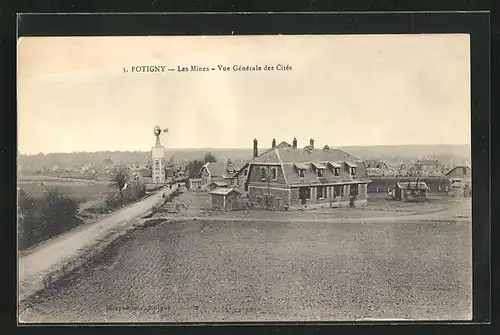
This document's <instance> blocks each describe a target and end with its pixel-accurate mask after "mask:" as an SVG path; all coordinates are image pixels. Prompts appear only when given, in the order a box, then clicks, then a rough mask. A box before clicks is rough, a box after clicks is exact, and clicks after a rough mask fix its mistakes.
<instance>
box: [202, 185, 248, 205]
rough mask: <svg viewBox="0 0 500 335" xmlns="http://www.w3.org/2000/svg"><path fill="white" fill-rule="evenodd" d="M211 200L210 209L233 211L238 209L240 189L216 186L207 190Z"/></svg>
mask: <svg viewBox="0 0 500 335" xmlns="http://www.w3.org/2000/svg"><path fill="white" fill-rule="evenodd" d="M209 194H210V196H211V198H212V199H211V201H212V209H214V210H222V211H234V210H238V209H239V202H238V198H239V196H240V195H241V192H240V191H237V190H235V189H234V188H222V187H221V188H216V189H214V190H212V191H210V192H209Z"/></svg>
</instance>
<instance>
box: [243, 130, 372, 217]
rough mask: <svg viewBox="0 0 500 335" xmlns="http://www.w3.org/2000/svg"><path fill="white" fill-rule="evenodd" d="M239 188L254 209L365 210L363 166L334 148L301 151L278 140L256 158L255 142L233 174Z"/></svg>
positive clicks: (364, 171)
mask: <svg viewBox="0 0 500 335" xmlns="http://www.w3.org/2000/svg"><path fill="white" fill-rule="evenodd" d="M237 180H238V184H239V185H238V186H239V187H241V188H243V190H244V192H245V193H246V196H247V197H248V198H249V200H250V203H251V204H252V206H254V207H266V208H273V209H287V208H304V207H307V208H317V207H332V208H333V207H341V206H364V205H366V203H367V184H368V183H370V182H371V181H370V180H369V179H368V177H367V173H366V168H365V165H364V162H363V161H361V160H359V159H358V158H356V157H354V156H352V155H350V154H348V153H346V152H344V151H342V150H339V149H330V148H329V147H328V146H325V147H323V148H322V149H315V148H314V140H313V139H311V140H310V143H309V145H308V146H307V147H306V148H304V149H299V148H298V147H297V139H295V138H294V139H293V142H292V145H290V144H288V143H286V142H281V143H280V144H279V145H276V141H275V140H273V142H272V148H271V149H269V150H267V151H266V152H264V153H262V154H260V155H259V154H258V143H257V140H256V139H254V146H253V159H252V160H251V161H250V162H248V163H247V164H245V165H244V166H243V167H242V168H241V169H240V170H239V172H238V178H237Z"/></svg>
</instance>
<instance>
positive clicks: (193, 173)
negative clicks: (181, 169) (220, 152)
mask: <svg viewBox="0 0 500 335" xmlns="http://www.w3.org/2000/svg"><path fill="white" fill-rule="evenodd" d="M202 166H203V162H202V161H200V160H194V161H191V162H189V163H188V164H187V165H186V170H187V174H188V178H197V177H198V174H199V173H200V170H201V168H202Z"/></svg>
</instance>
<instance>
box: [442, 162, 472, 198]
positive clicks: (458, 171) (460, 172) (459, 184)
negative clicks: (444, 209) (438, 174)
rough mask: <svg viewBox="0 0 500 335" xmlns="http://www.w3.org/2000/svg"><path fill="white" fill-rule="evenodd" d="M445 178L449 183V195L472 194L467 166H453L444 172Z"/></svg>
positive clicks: (466, 195) (465, 195)
mask: <svg viewBox="0 0 500 335" xmlns="http://www.w3.org/2000/svg"><path fill="white" fill-rule="evenodd" d="M446 178H447V179H448V180H449V183H450V189H449V192H450V193H451V195H453V196H464V197H468V196H471V195H472V182H471V179H472V174H471V168H470V167H469V166H464V165H460V166H455V167H454V168H453V169H451V170H450V171H448V172H447V173H446Z"/></svg>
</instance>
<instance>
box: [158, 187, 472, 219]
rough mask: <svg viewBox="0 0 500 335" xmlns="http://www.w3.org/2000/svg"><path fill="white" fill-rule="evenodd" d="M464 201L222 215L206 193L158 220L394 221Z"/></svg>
mask: <svg viewBox="0 0 500 335" xmlns="http://www.w3.org/2000/svg"><path fill="white" fill-rule="evenodd" d="M461 200H463V199H454V198H450V197H443V196H438V195H432V196H430V197H429V199H428V201H426V202H422V203H412V202H402V201H390V200H387V196H384V195H382V194H374V195H369V196H368V205H367V206H366V207H358V208H335V209H329V208H325V209H314V210H304V211H289V212H284V211H278V212H276V211H259V210H247V211H234V212H220V211H212V210H211V201H210V195H209V194H208V193H207V192H192V191H187V192H183V193H182V194H181V195H180V196H179V197H177V198H175V199H174V200H173V201H172V203H171V204H167V205H165V206H164V208H162V209H160V211H159V213H158V216H161V215H162V213H168V212H175V211H177V212H178V213H176V214H177V215H181V216H199V217H208V216H218V217H224V218H228V219H229V218H246V219H248V218H251V217H252V216H253V217H257V216H258V217H259V218H264V217H268V218H269V219H270V220H272V219H277V218H286V217H288V216H290V217H293V218H304V220H310V219H314V218H323V217H331V215H332V214H335V217H338V218H341V217H346V218H364V217H391V216H400V215H408V214H410V215H411V214H423V213H432V212H438V211H443V210H445V209H447V208H449V207H455V205H457V203H459V202H460V201H461Z"/></svg>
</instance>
